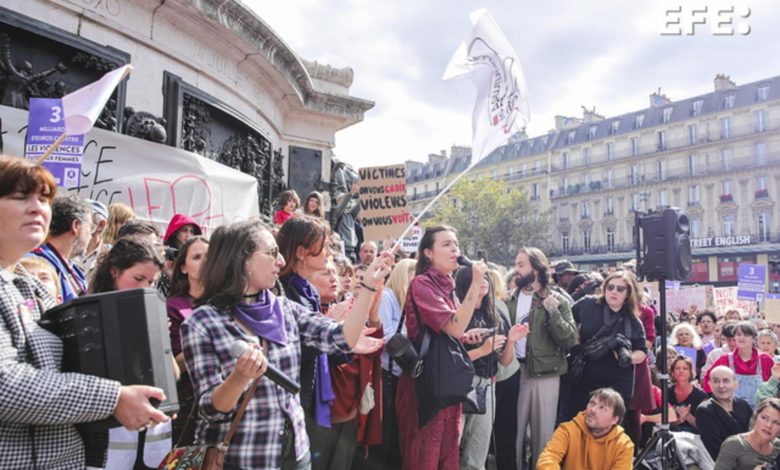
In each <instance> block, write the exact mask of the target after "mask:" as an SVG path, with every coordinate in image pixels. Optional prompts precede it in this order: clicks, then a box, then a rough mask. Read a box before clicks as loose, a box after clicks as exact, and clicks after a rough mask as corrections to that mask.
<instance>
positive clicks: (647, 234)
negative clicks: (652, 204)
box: [634, 207, 691, 281]
mask: <svg viewBox="0 0 780 470" xmlns="http://www.w3.org/2000/svg"><path fill="white" fill-rule="evenodd" d="M690 233H691V229H690V224H689V220H688V214H686V213H685V211H683V210H682V209H680V208H678V207H670V208H667V209H664V210H663V211H661V212H650V213H647V214H643V213H637V214H636V223H635V224H634V243H635V244H636V251H637V271H638V273H639V275H640V276H643V277H645V278H648V279H667V280H677V281H684V280H685V279H687V278H688V274H690V272H691V240H690Z"/></svg>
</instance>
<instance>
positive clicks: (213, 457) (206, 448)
mask: <svg viewBox="0 0 780 470" xmlns="http://www.w3.org/2000/svg"><path fill="white" fill-rule="evenodd" d="M259 381H260V378H257V379H255V380H254V382H252V385H251V386H250V387H249V390H247V392H246V394H244V398H243V399H242V400H241V406H240V407H239V408H238V411H237V412H236V416H235V417H234V418H233V422H232V423H230V429H228V432H227V434H225V438H224V439H222V442H220V443H219V444H217V445H216V446H214V445H210V444H204V445H192V446H186V447H179V444H180V443H181V440H182V438H183V437H184V436H186V435H187V432H186V431H188V430H189V427H190V426H194V425H195V416H196V414H197V410H198V406H197V402H196V404H195V406H193V407H192V411H191V412H190V415H189V417H188V418H187V423H186V424H185V425H184V431H183V432H182V434H181V435H182V437H180V438H179V442H177V443H176V446H175V447H174V448H173V449H171V451H170V452H168V455H166V456H165V458H164V459H163V461H162V462H160V465H158V466H157V470H222V468H223V466H224V462H225V454H226V453H227V451H228V447H230V441H231V440H232V439H233V435H234V434H235V433H236V430H238V425H239V423H240V422H241V418H243V417H244V412H245V411H246V407H247V406H248V405H249V402H250V401H251V400H252V396H253V395H254V394H255V389H256V388H257V383H258V382H259Z"/></svg>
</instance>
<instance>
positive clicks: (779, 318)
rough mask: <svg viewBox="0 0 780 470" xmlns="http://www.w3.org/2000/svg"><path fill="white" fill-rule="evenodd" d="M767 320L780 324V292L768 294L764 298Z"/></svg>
mask: <svg viewBox="0 0 780 470" xmlns="http://www.w3.org/2000/svg"><path fill="white" fill-rule="evenodd" d="M764 315H765V316H766V321H768V322H769V323H774V324H777V325H780V294H767V295H766V297H765V298H764Z"/></svg>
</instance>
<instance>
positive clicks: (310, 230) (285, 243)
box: [276, 215, 330, 277]
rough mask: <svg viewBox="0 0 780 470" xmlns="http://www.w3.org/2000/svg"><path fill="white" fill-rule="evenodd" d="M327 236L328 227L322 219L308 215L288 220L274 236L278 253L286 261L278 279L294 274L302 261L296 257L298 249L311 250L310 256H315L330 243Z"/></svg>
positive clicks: (328, 234) (328, 233) (328, 232)
mask: <svg viewBox="0 0 780 470" xmlns="http://www.w3.org/2000/svg"><path fill="white" fill-rule="evenodd" d="M329 236H330V227H328V224H327V222H325V221H324V220H322V219H318V218H316V217H313V216H310V215H302V216H299V217H293V218H291V219H288V220H287V222H285V223H284V225H282V227H281V228H280V229H279V233H278V234H277V235H276V243H277V244H278V245H279V253H281V254H282V256H284V259H285V261H287V264H286V265H285V266H284V267H283V268H282V270H281V271H280V272H279V277H287V276H289V275H290V274H292V273H294V272H296V269H297V267H298V264H299V263H300V262H301V261H302V260H300V259H298V255H297V251H298V248H299V247H303V248H305V249H307V250H311V251H313V253H312V254H313V255H314V256H317V255H318V254H320V253H322V250H324V249H325V244H326V243H330V240H328V238H329Z"/></svg>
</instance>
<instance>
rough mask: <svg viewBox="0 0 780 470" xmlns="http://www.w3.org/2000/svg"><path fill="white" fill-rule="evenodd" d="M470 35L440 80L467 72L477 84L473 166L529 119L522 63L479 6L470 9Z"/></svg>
mask: <svg viewBox="0 0 780 470" xmlns="http://www.w3.org/2000/svg"><path fill="white" fill-rule="evenodd" d="M471 23H472V25H473V27H472V29H471V34H470V35H469V37H468V38H467V39H466V40H465V41H464V42H463V43H461V45H460V47H458V49H457V50H456V51H455V54H453V56H452V59H450V63H449V64H448V65H447V69H446V70H445V71H444V75H443V76H442V79H443V80H450V79H453V78H461V77H465V76H468V77H469V78H471V80H472V82H474V86H475V87H476V88H477V100H476V102H475V103H474V112H473V114H472V132H473V142H472V151H471V165H470V166H469V168H471V167H473V166H474V165H476V164H477V163H479V161H480V160H482V159H483V158H485V157H487V156H488V155H489V154H490V152H492V151H493V150H495V149H496V148H498V147H499V146H500V145H503V144H504V143H505V142H506V141H507V140H509V138H510V137H512V135H514V134H515V133H517V132H519V131H521V130H523V128H524V127H525V125H526V124H527V123H528V121H529V120H530V112H529V109H528V90H527V89H526V84H525V76H524V75H523V68H522V66H521V65H520V59H518V58H517V53H516V52H515V50H514V48H512V44H510V43H509V40H507V38H506V36H504V32H503V31H501V28H499V27H498V25H497V24H496V22H495V20H494V19H493V17H492V16H491V15H490V13H489V12H488V11H487V10H486V9H484V8H480V9H479V10H477V11H475V12H473V13H472V14H471Z"/></svg>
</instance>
